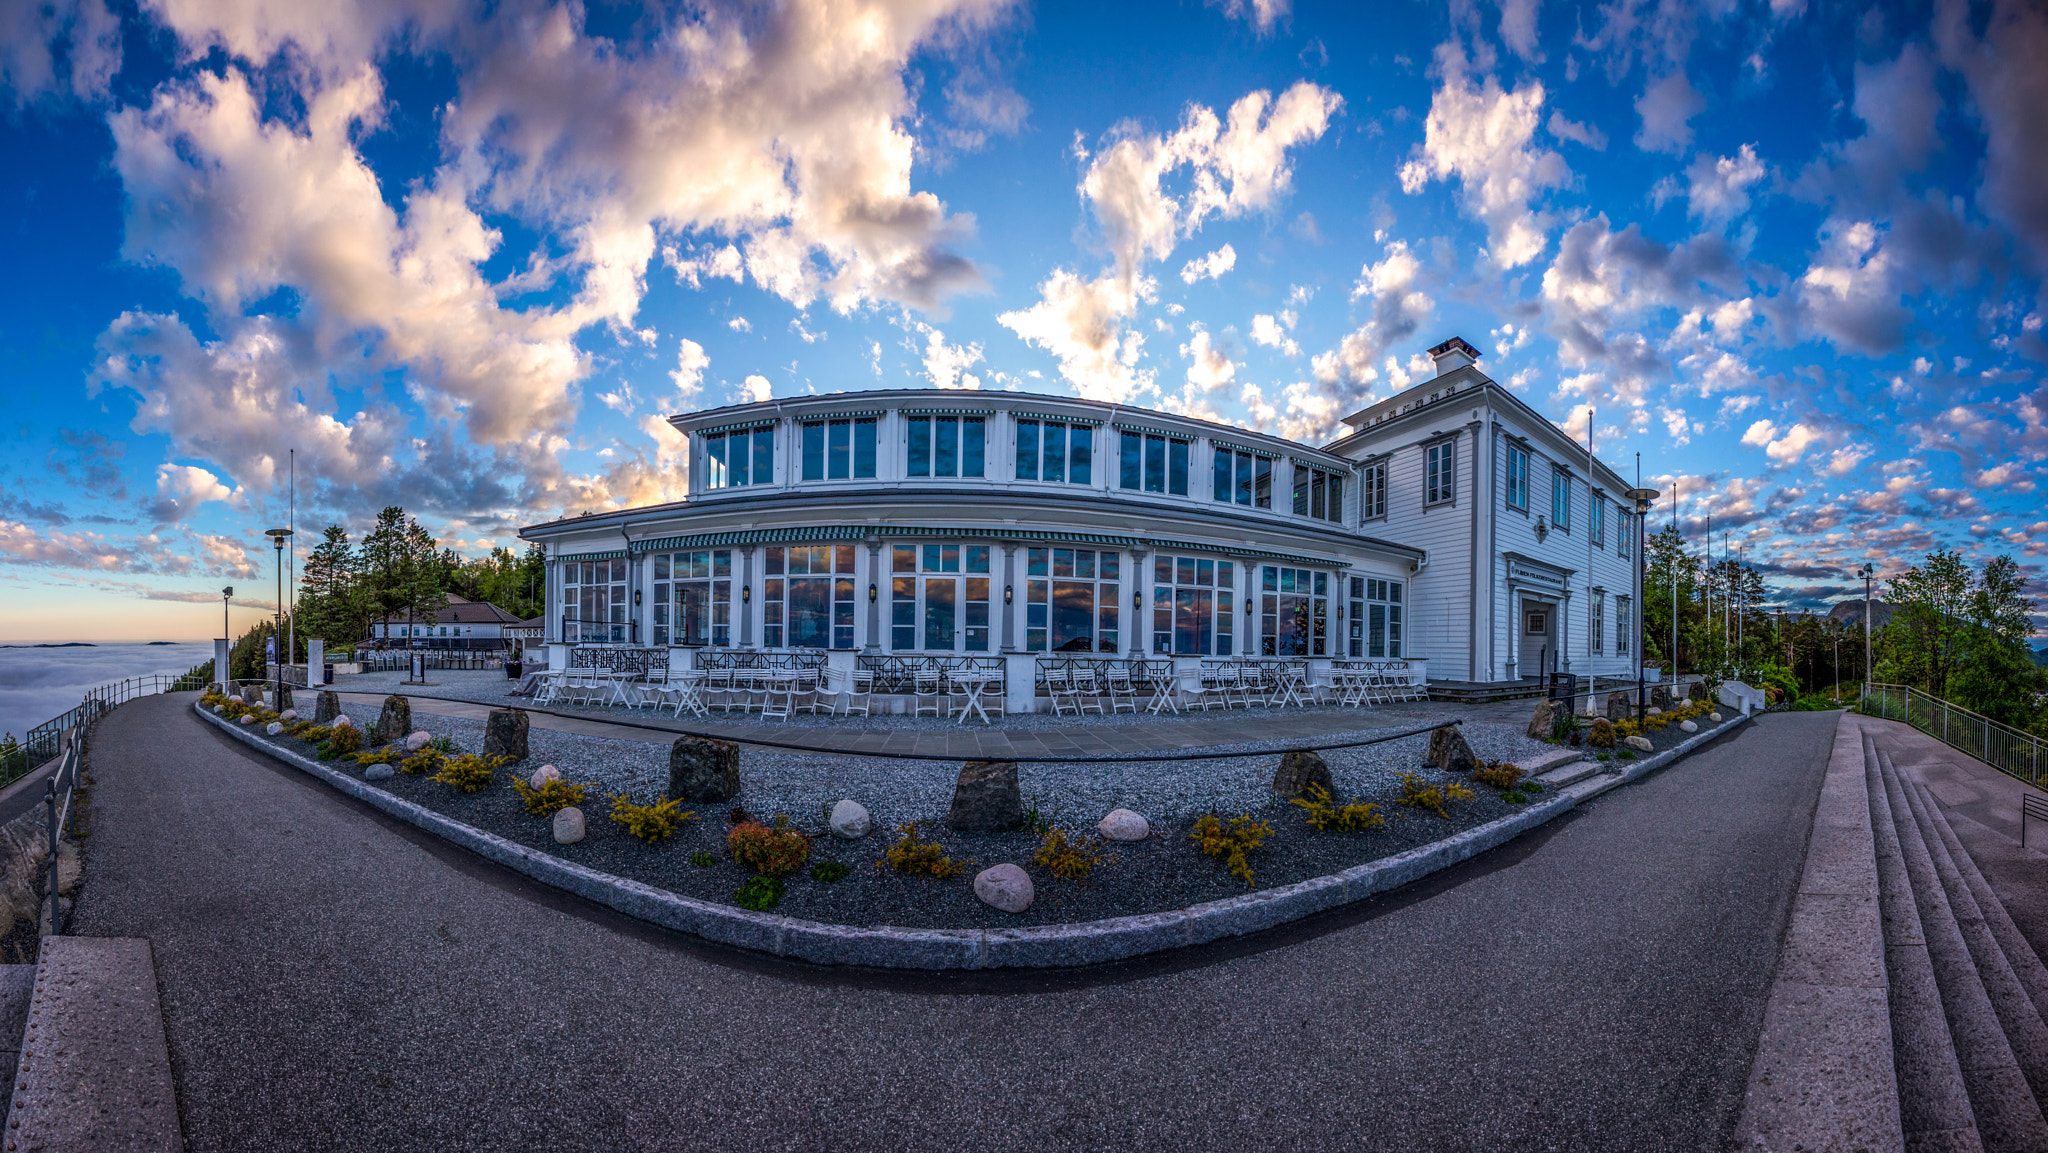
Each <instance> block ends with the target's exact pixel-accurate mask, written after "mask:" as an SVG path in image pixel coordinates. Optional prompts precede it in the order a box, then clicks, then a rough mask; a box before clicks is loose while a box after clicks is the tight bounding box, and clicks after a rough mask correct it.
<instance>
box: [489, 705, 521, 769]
mask: <svg viewBox="0 0 2048 1153" xmlns="http://www.w3.org/2000/svg"><path fill="white" fill-rule="evenodd" d="M526 727H527V722H526V710H525V709H492V710H491V715H490V716H489V717H486V718H485V719H484V759H485V760H487V761H488V760H490V759H491V758H492V757H511V758H512V759H513V760H515V761H523V760H525V759H526Z"/></svg>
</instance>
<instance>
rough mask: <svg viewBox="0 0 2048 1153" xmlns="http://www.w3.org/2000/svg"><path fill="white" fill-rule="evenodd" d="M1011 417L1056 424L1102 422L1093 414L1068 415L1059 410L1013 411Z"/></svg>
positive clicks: (1092, 423)
mask: <svg viewBox="0 0 2048 1153" xmlns="http://www.w3.org/2000/svg"><path fill="white" fill-rule="evenodd" d="M1010 417H1011V419H1013V420H1049V421H1052V422H1053V423H1054V424H1090V425H1099V424H1101V423H1102V422H1101V421H1100V420H1097V419H1096V418H1094V417H1092V416H1067V415H1064V414H1062V413H1057V412H1013V413H1011V414H1010Z"/></svg>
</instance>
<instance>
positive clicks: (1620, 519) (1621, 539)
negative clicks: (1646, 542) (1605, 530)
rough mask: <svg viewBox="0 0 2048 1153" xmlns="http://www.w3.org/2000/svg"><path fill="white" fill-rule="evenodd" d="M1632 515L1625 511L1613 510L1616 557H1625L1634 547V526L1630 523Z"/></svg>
mask: <svg viewBox="0 0 2048 1153" xmlns="http://www.w3.org/2000/svg"><path fill="white" fill-rule="evenodd" d="M1631 515H1633V514H1631V513H1630V512H1629V511H1628V510H1626V509H1615V510H1614V552H1615V555H1616V556H1627V555H1628V554H1629V550H1630V549H1632V548H1634V547H1635V540H1634V537H1635V526H1634V525H1633V524H1632V523H1630V521H1629V517H1630V516H1631Z"/></svg>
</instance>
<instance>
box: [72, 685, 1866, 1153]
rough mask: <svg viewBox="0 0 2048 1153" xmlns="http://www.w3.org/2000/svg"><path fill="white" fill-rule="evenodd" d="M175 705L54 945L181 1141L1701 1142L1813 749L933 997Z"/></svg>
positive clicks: (100, 746)
mask: <svg viewBox="0 0 2048 1153" xmlns="http://www.w3.org/2000/svg"><path fill="white" fill-rule="evenodd" d="M190 703H191V697H190V696H189V695H176V694H174V695H169V696H164V697H152V698H145V699H143V700H141V701H137V702H132V703H130V704H127V705H124V706H122V707H121V708H120V709H118V710H116V711H115V712H114V713H113V714H111V715H110V716H109V717H107V718H106V719H105V720H103V721H102V722H101V723H100V726H99V729H98V731H97V733H96V736H95V739H94V742H93V754H92V772H93V776H94V781H95V796H94V802H93V804H94V814H95V815H94V832H93V836H92V838H91V840H90V842H89V843H88V847H87V851H86V861H85V882H84V890H83V892H82V894H81V897H80V900H79V904H78V908H77V911H76V914H75V916H74V921H73V925H74V927H75V929H76V931H78V932H80V933H93V934H100V935H108V936H128V937H146V938H148V939H149V940H150V942H151V946H152V948H153V950H154V952H155V956H156V962H157V970H158V974H159V978H160V981H161V986H162V998H163V1010H164V1018H165V1024H166V1029H167V1033H168V1038H169V1043H170V1050H171V1056H172V1066H173V1073H174V1076H175V1080H176V1086H177V1093H178V1100H179V1108H180V1112H181V1115H182V1120H183V1128H184V1132H185V1135H186V1139H187V1142H188V1146H189V1148H191V1149H193V1150H247V1149H320V1150H355V1149H364V1150H373V1149H374V1150H463V1149H479V1150H481V1149H490V1150H524V1149H548V1150H584V1149H589V1150H606V1151H611V1150H619V1149H632V1150H639V1151H647V1150H727V1149H731V1150H745V1151H747V1153H758V1151H760V1150H763V1149H778V1150H814V1149H815V1150H834V1151H840V1150H868V1149H875V1150H916V1151H921V1150H956V1149H975V1150H999V1151H1007V1150H1029V1151H1033V1153H1046V1151H1051V1150H1068V1149H1106V1148H1124V1149H1211V1148H1241V1149H1288V1150H1316V1149H1388V1150H1394V1149H1398V1150H1435V1149H1442V1150H1474V1149H1479V1150H1488V1149H1500V1150H1544V1149H1558V1150H1566V1149H1568V1150H1630V1151H1639V1150H1652V1149H1654V1150H1718V1149H1720V1148H1721V1147H1722V1143H1723V1142H1724V1141H1725V1139H1726V1138H1727V1135H1728V1133H1729V1132H1730V1130H1731V1127H1732V1126H1733V1124H1734V1120H1735V1113H1736V1110H1737V1109H1738V1108H1739V1106H1740V1103H1741V1097H1742V1090H1743V1086H1744V1082H1745V1078H1746V1077H1747V1074H1748V1071H1749V1067H1750V1061H1751V1055H1752V1051H1753V1049H1754V1047H1755V1044H1756V1041H1757V1036H1758V1031H1759V1028H1760V1022H1761V1015H1762V1007H1763V1003H1764V996H1765V993H1766V991H1767V989H1768V988H1769V984H1770V978H1771V970H1772V965H1773V962H1774V959H1775V958H1776V956H1777V951H1778V942H1779V939H1780V936H1781V934H1782V931H1783V928H1784V925H1785V921H1786V917H1787V913H1788V910H1789V907H1790V901H1791V896H1792V893H1793V889H1794V886H1795V884H1796V882H1797V879H1798V877H1799V872H1800V863H1801V859H1802V854H1803V852H1804V848H1805V845H1806V839H1807V832H1808V828H1809V826H1810V823H1811V820H1812V815H1813V811H1814V805H1815V801H1816V798H1817V796H1818V793H1819V787H1820V782H1821V778H1822V775H1823V772H1824V769H1825V766H1826V763H1827V757H1828V752H1829V748H1830V741H1831V736H1832V733H1833V728H1834V716H1833V715H1832V714H1791V715H1784V716H1769V717H1765V718H1763V719H1762V720H1761V721H1759V722H1758V723H1757V724H1756V725H1753V726H1750V727H1748V728H1745V729H1744V730H1742V731H1740V732H1737V733H1733V734H1731V735H1730V736H1728V737H1727V738H1725V739H1724V740H1721V741H1718V742H1715V743H1713V744H1712V745H1710V746H1709V747H1708V748H1707V749H1706V750H1705V751H1703V752H1701V753H1700V754H1698V755H1696V756H1694V757H1693V758H1691V759H1689V760H1687V761H1684V762H1681V763H1680V764H1678V765H1677V766H1674V767H1673V768H1671V769H1668V770H1666V771H1665V772H1663V773H1660V774H1657V775H1655V776H1652V777H1650V778H1648V779H1647V780H1645V781H1643V782H1641V783H1639V784H1635V785H1631V786H1629V787H1627V788H1623V789H1618V790H1616V791H1614V792H1612V793H1609V794H1607V795H1606V796H1605V797H1602V798H1601V799H1600V800H1598V801H1597V802H1594V803H1592V804H1590V805H1588V806H1587V807H1586V808H1585V809H1583V810H1580V811H1578V812H1576V813H1574V814H1573V815H1572V816H1570V817H1567V818H1564V819H1561V820H1560V821H1558V822H1555V823H1553V824H1551V825H1548V826H1545V827H1544V828H1543V829H1542V830H1540V831H1539V832H1538V833H1536V834H1533V835H1532V836H1530V837H1528V838H1525V839H1523V840H1520V841H1517V842H1514V843H1512V844H1510V845H1509V846H1507V847H1505V848H1503V849H1501V850H1497V851H1495V852H1492V853H1489V854H1486V855H1484V856H1482V857H1480V858H1477V859H1475V860H1473V861H1470V862H1467V863H1466V864H1464V865H1461V866H1459V867H1457V868H1455V869H1453V870H1450V871H1447V872H1445V873H1442V874H1438V875H1437V876H1436V877H1434V878H1431V879H1430V880H1428V881H1426V882H1423V883H1421V884H1420V885H1418V886H1415V887H1412V888H1410V889H1408V890H1405V891H1402V892H1398V893H1393V894H1388V895H1386V896H1384V897H1382V898H1377V899H1375V900H1373V901H1370V902H1366V903H1363V904H1362V905H1360V906H1357V907H1354V908H1351V909H1348V910H1344V911H1340V912H1338V913H1336V914H1333V915H1330V916H1326V917H1324V918H1321V919H1318V920H1313V921H1308V922H1303V923H1300V924H1298V925H1295V926H1290V927H1287V928H1284V929H1280V930H1275V931H1274V932H1272V933H1268V934H1266V935H1263V936H1259V937H1254V938H1248V939H1243V940H1239V941H1234V942H1229V943H1219V944H1218V945H1215V946H1206V947H1204V948H1202V949H1200V950H1195V951H1191V952H1186V953H1181V954H1175V955H1171V956H1169V957H1166V958H1162V959H1158V960H1153V961H1144V962H1135V963H1131V964H1128V965H1122V966H1114V967H1109V968H1105V969H1101V970H1088V971H1080V972H1071V973H980V974H965V975H959V976H953V977H945V976H931V975H914V974H912V975H889V974H875V973H867V972H858V971H840V970H826V969H817V968H809V967H804V966H798V965H792V964H786V963H779V962H772V961H768V960H764V959H761V958H758V957H755V956H751V955H746V954H740V953H735V952H731V951H727V950H723V949H718V948H714V947H710V946H706V945H702V944H701V943H697V942H694V941H691V940H688V939H684V938H679V937H676V936H673V935H670V934H667V933H664V932H661V931H658V930H654V929H651V928H649V927H647V926H645V925H643V924H641V923H638V922H634V921H631V920H629V919H626V918H623V917H620V916H617V915H614V914H610V913H607V912H605V911H602V910H596V909H593V908H591V907H589V906H587V905H585V904H583V903H581V902H579V901H577V900H575V899H572V898H567V897H564V896H562V895H560V894H557V893H555V892H553V891H550V890H544V889H541V888H539V887H537V886H536V885H534V884H533V883H531V882H529V881H526V880H525V879H524V878H521V877H517V876H514V875H511V874H507V873H505V872H504V871H502V870H499V869H497V868H495V867H492V866H489V865H486V864H484V863H482V862H480V861H478V860H477V859H476V858H473V857H470V856H468V855H467V854H464V853H462V852H460V851H458V850H453V849H449V848H447V847H446V846H444V845H442V844H440V843H439V842H436V841H433V840H431V839H429V838H426V837H425V836H424V835H423V834H418V833H416V832H414V831H413V830H410V829H408V828H404V827H399V826H395V825H394V824H393V823H391V822H389V821H386V820H384V819H382V818H380V817H379V816H378V815H376V814H374V813H371V812H369V811H367V810H366V809H364V808H363V807H361V806H358V805H356V804H355V803H353V802H350V801H348V800H346V799H344V798H342V797H340V796H338V795H336V794H334V793H333V792H331V791H329V790H327V789H326V788H325V787H324V786H321V785H318V784H317V783H315V782H313V781H312V780H310V779H309V778H307V777H305V776H304V775H302V774H299V773H297V772H295V771H293V770H291V769H287V768H284V767H282V766H280V765H278V764H276V763H275V762H273V761H271V760H269V759H268V758H265V757H261V756H259V755H257V754H255V753H253V752H252V751H250V750H248V749H246V748H244V747H243V746H241V745H240V744H238V743H236V742H233V741H231V740H229V739H228V738H227V737H226V736H225V735H222V734H219V733H217V732H214V731H211V730H210V729H209V728H207V727H205V726H203V725H202V724H201V723H200V722H199V721H198V720H197V719H196V718H195V717H193V716H191V715H190V713H189V711H187V710H189V708H190ZM877 848H878V851H879V846H878V847H877ZM962 883H964V882H962Z"/></svg>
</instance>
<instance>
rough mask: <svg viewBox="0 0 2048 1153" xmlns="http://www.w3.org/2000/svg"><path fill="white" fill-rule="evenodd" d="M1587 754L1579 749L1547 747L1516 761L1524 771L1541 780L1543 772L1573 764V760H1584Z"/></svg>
mask: <svg viewBox="0 0 2048 1153" xmlns="http://www.w3.org/2000/svg"><path fill="white" fill-rule="evenodd" d="M1585 755H1586V754H1584V753H1582V752H1580V751H1579V750H1577V749H1566V748H1556V749H1545V750H1544V751H1542V752H1540V753H1537V754H1536V755H1535V756H1533V757H1527V758H1524V759H1523V760H1521V761H1518V762H1516V764H1517V766H1518V767H1519V768H1520V769H1521V770H1522V771H1523V772H1524V773H1526V774H1528V775H1529V776H1532V777H1535V778H1537V779H1538V780H1541V779H1542V777H1543V774H1545V773H1547V772H1550V771H1551V770H1552V769H1556V768H1559V767H1561V766H1563V765H1568V764H1571V763H1572V762H1573V761H1577V760H1582V759H1584V758H1585Z"/></svg>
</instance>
